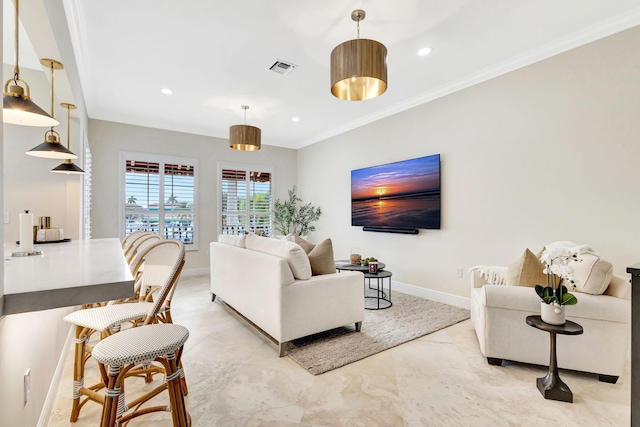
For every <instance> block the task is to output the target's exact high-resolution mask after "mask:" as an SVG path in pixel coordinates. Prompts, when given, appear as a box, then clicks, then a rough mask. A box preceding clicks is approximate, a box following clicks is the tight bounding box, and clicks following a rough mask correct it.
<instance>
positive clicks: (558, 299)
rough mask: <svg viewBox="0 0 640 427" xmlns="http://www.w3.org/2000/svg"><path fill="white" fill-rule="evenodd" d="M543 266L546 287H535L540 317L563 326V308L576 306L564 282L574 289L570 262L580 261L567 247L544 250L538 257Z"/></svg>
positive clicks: (564, 317) (573, 296)
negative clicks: (539, 299)
mask: <svg viewBox="0 0 640 427" xmlns="http://www.w3.org/2000/svg"><path fill="white" fill-rule="evenodd" d="M540 261H541V262H542V263H543V264H544V265H545V268H544V270H543V272H544V273H545V274H546V275H547V286H541V285H536V287H535V289H536V293H537V294H538V296H539V297H540V298H541V299H542V302H541V305H540V316H541V317H542V320H543V321H544V322H546V323H549V324H552V325H564V323H565V321H566V313H565V309H564V308H565V306H567V305H576V304H577V303H578V298H576V296H575V295H573V294H571V293H569V291H568V289H567V287H566V286H564V284H563V283H564V282H565V281H567V282H569V283H571V285H572V286H573V289H575V281H574V276H573V267H572V266H571V265H570V262H571V261H582V260H581V259H579V258H578V254H577V253H576V252H575V251H574V250H573V249H570V248H567V247H555V248H552V249H546V248H545V250H544V251H543V252H542V254H541V255H540Z"/></svg>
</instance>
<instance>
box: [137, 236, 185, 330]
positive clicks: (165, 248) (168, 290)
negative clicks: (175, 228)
mask: <svg viewBox="0 0 640 427" xmlns="http://www.w3.org/2000/svg"><path fill="white" fill-rule="evenodd" d="M141 259H142V269H141V270H142V274H141V276H140V289H141V291H140V292H141V294H142V293H143V292H145V291H146V289H151V288H157V290H156V291H155V292H154V294H153V306H152V307H151V308H150V310H149V312H148V313H147V320H146V321H145V323H149V322H150V321H152V320H153V318H154V317H155V316H156V315H157V314H158V312H159V311H160V308H161V307H162V304H164V302H165V300H166V299H167V298H168V297H169V295H173V291H172V290H173V289H174V288H175V285H176V283H177V281H178V278H179V277H180V273H181V272H182V267H183V266H184V261H185V249H184V244H183V243H182V242H181V241H179V240H161V241H159V242H156V243H154V244H152V245H150V246H149V247H147V248H145V250H144V251H143V252H141ZM141 296H142V295H141Z"/></svg>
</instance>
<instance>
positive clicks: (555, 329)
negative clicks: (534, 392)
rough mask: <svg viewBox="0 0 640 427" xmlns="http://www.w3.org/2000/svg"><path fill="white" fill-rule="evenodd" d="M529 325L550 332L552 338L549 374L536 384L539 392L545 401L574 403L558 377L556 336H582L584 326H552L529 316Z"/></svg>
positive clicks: (568, 324) (570, 323) (565, 386)
mask: <svg viewBox="0 0 640 427" xmlns="http://www.w3.org/2000/svg"><path fill="white" fill-rule="evenodd" d="M527 325H529V326H533V327H534V328H537V329H540V330H542V331H546V332H549V335H550V336H551V350H550V352H551V354H550V356H549V373H547V375H546V376H544V377H542V378H538V379H537V381H536V384H537V386H538V390H540V393H541V394H542V396H543V397H544V398H545V399H551V400H559V401H561V402H569V403H573V393H571V390H570V389H569V386H567V385H566V384H565V383H564V382H562V380H561V379H560V376H559V375H558V361H557V360H556V335H558V334H561V335H580V334H581V333H582V332H583V330H582V326H580V325H578V324H577V323H575V322H572V321H570V320H567V322H566V323H565V324H564V325H551V324H549V323H546V322H543V321H542V318H541V317H540V316H527Z"/></svg>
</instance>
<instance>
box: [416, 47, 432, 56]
mask: <svg viewBox="0 0 640 427" xmlns="http://www.w3.org/2000/svg"><path fill="white" fill-rule="evenodd" d="M430 53H431V48H430V47H423V48H422V49H420V50H419V51H418V55H420V56H427V55H429V54H430Z"/></svg>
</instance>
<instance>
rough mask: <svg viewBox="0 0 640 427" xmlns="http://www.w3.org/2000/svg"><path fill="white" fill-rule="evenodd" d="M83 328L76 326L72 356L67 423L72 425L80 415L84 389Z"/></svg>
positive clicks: (84, 348)
mask: <svg viewBox="0 0 640 427" xmlns="http://www.w3.org/2000/svg"><path fill="white" fill-rule="evenodd" d="M88 338H89V337H88V335H87V334H86V330H85V328H83V327H81V326H76V339H75V353H74V356H73V358H74V359H73V404H72V406H71V416H70V417H69V421H71V422H72V423H74V422H76V421H77V420H78V416H79V415H80V397H81V396H82V394H81V393H80V389H81V388H82V387H84V361H85V352H86V349H87V339H88Z"/></svg>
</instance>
